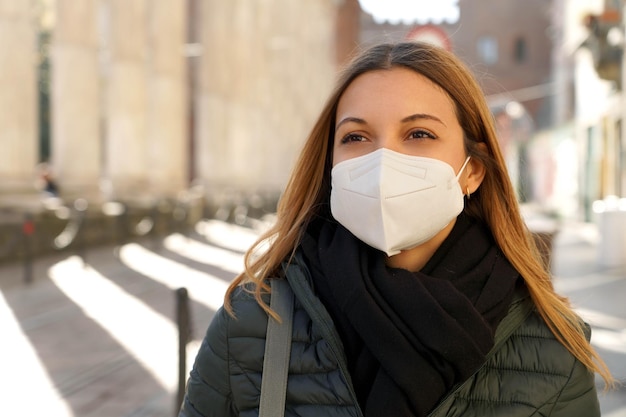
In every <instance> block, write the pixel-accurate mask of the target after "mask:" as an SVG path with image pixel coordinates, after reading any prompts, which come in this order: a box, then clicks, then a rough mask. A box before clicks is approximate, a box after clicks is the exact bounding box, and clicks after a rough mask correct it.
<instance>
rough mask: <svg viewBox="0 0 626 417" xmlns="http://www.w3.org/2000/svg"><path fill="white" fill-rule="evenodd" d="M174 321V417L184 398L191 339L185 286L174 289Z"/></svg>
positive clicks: (187, 295) (187, 296)
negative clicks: (175, 327)
mask: <svg viewBox="0 0 626 417" xmlns="http://www.w3.org/2000/svg"><path fill="white" fill-rule="evenodd" d="M176 322H177V324H178V392H177V395H176V404H175V406H174V417H177V416H178V413H179V411H180V407H181V405H182V403H183V400H184V398H185V386H186V383H187V343H189V341H190V340H191V324H190V322H191V320H190V314H189V294H188V292H187V289H186V288H179V289H177V290H176Z"/></svg>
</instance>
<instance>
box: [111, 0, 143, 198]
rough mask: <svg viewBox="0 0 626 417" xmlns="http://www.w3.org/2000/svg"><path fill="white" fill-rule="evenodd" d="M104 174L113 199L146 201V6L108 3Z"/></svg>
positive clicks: (125, 0)
mask: <svg viewBox="0 0 626 417" xmlns="http://www.w3.org/2000/svg"><path fill="white" fill-rule="evenodd" d="M108 5H109V18H110V20H109V25H110V26H109V29H108V50H109V62H108V65H107V77H106V81H105V83H104V86H105V87H104V88H106V93H107V100H106V135H105V137H106V145H105V147H106V151H105V155H106V157H105V161H106V162H105V171H106V176H107V179H108V182H109V184H110V192H111V194H110V197H112V198H120V199H134V198H141V197H147V196H148V194H149V193H148V191H149V189H148V185H149V184H148V182H149V181H148V174H149V172H148V166H147V160H148V158H147V154H146V110H147V103H146V98H147V96H146V23H145V22H146V5H147V3H146V1H145V0H109V3H108Z"/></svg>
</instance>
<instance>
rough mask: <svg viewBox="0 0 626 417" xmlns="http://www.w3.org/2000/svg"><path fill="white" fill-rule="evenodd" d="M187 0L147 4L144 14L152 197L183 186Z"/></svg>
mask: <svg viewBox="0 0 626 417" xmlns="http://www.w3.org/2000/svg"><path fill="white" fill-rule="evenodd" d="M185 6H186V2H184V1H179V0H173V1H172V0H170V1H151V2H149V10H148V47H149V51H150V53H149V59H148V62H149V63H148V91H147V93H148V107H147V126H146V129H147V143H146V145H147V150H148V155H147V156H148V161H147V170H148V179H149V184H150V189H151V191H152V193H153V194H154V195H156V196H176V194H177V193H178V192H179V191H181V190H182V189H184V188H185V187H186V185H187V159H188V151H187V149H188V143H189V140H188V137H187V131H188V129H187V107H188V106H187V97H186V96H187V92H186V88H187V84H186V76H187V72H186V58H185V56H184V43H185V29H186V26H185V24H186V13H185V12H186V9H185Z"/></svg>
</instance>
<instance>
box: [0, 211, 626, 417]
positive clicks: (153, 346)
mask: <svg viewBox="0 0 626 417" xmlns="http://www.w3.org/2000/svg"><path fill="white" fill-rule="evenodd" d="M225 233H227V234H228V235H229V236H230V235H233V233H231V232H229V231H228V230H226V231H225ZM207 236H208V235H202V236H200V235H197V236H195V238H194V239H191V240H188V239H185V238H184V237H182V236H173V237H170V238H168V239H167V240H166V241H164V242H160V243H159V244H155V243H154V242H143V243H139V244H138V243H132V244H128V245H124V246H123V247H122V248H114V247H104V248H98V249H92V250H89V251H88V252H87V253H86V260H87V265H86V266H85V265H83V264H82V262H81V260H80V259H79V258H77V257H76V256H75V255H74V254H73V253H60V254H58V255H56V256H54V257H49V258H45V259H39V260H38V261H37V262H36V263H35V265H34V270H33V271H34V273H33V276H34V281H33V282H32V283H31V284H28V285H27V284H25V283H24V282H23V266H22V265H21V264H19V263H17V264H13V265H0V328H2V329H3V340H8V348H7V343H6V342H5V343H3V355H0V358H1V359H0V369H2V370H3V372H2V374H0V393H2V397H3V398H11V401H2V402H0V416H4V415H19V416H21V415H28V416H30V415H46V416H51V417H141V416H146V417H147V416H150V417H169V416H174V415H175V409H176V405H175V399H176V384H177V382H178V380H177V374H176V372H177V368H178V356H177V333H176V327H175V323H176V314H175V312H176V302H175V301H176V300H175V295H174V294H175V290H176V288H179V287H185V288H188V289H189V293H190V297H191V299H190V306H191V317H192V332H193V335H192V336H193V341H192V343H190V345H189V349H188V360H189V361H192V360H193V357H194V356H195V351H196V349H197V348H198V343H199V341H200V340H201V338H202V336H203V333H204V331H205V329H206V326H207V324H208V323H209V321H210V319H211V317H212V315H213V314H214V311H215V310H216V309H217V307H218V306H219V304H220V302H221V296H222V294H223V290H224V288H225V287H226V286H227V284H228V282H229V281H230V280H231V279H232V277H233V276H234V275H235V273H236V271H237V270H238V268H240V267H239V266H238V262H240V261H241V250H238V249H237V248H236V246H237V244H236V242H232V246H231V245H230V243H229V242H226V241H225V240H223V239H222V240H221V243H222V245H221V247H220V246H218V245H212V244H209V243H210V242H207V240H206V238H207ZM248 238H250V236H248V237H245V238H242V239H243V240H246V239H248ZM599 238H600V237H599V236H598V234H597V230H596V229H595V228H594V227H593V226H592V225H588V224H576V223H566V224H563V225H562V227H561V230H560V232H559V233H558V234H557V237H556V240H555V247H554V252H553V272H554V275H555V278H554V279H555V285H556V287H557V289H558V290H559V291H560V292H562V293H563V294H565V295H567V296H569V297H570V298H571V300H572V302H573V304H574V305H575V307H576V308H577V309H578V311H579V312H580V313H581V315H583V317H585V318H586V319H587V320H588V321H589V322H590V323H591V324H592V326H593V334H594V336H593V339H592V342H593V343H594V345H596V346H597V348H598V350H599V352H600V354H601V355H602V356H603V358H604V359H605V360H606V361H607V363H608V365H609V367H610V368H611V369H612V371H613V372H614V374H615V376H616V377H617V378H618V379H621V380H622V381H625V382H626V303H624V295H625V294H626V268H612V269H604V268H601V267H600V266H598V262H597V250H598V241H599ZM248 242H249V239H248V240H247V241H246V242H244V245H243V246H245V245H246V244H247V243H248ZM227 243H228V244H227ZM7 349H8V350H7ZM188 367H189V365H188ZM7 369H8V372H6V370H7ZM33 393H36V394H37V395H36V396H37V398H36V399H35V398H33ZM601 404H602V410H603V416H604V417H626V390H625V389H624V387H621V388H619V389H618V390H616V391H613V392H610V393H608V394H606V395H602V396H601Z"/></svg>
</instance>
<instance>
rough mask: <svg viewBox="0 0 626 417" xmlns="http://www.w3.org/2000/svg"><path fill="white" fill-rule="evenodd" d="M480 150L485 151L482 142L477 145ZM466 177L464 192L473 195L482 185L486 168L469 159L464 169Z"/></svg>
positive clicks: (473, 159)
mask: <svg viewBox="0 0 626 417" xmlns="http://www.w3.org/2000/svg"><path fill="white" fill-rule="evenodd" d="M477 145H478V146H479V147H480V148H483V149H481V150H485V149H486V145H485V144H484V143H482V142H480V143H478V144H477ZM465 170H466V172H467V175H466V176H465V187H463V191H464V192H469V193H470V194H472V193H474V192H475V191H476V190H478V187H480V184H482V182H483V179H484V178H485V173H486V171H487V170H486V168H485V166H484V165H483V164H482V163H481V162H480V161H479V160H478V159H475V158H470V160H469V162H468V163H467V167H466V168H465Z"/></svg>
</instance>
